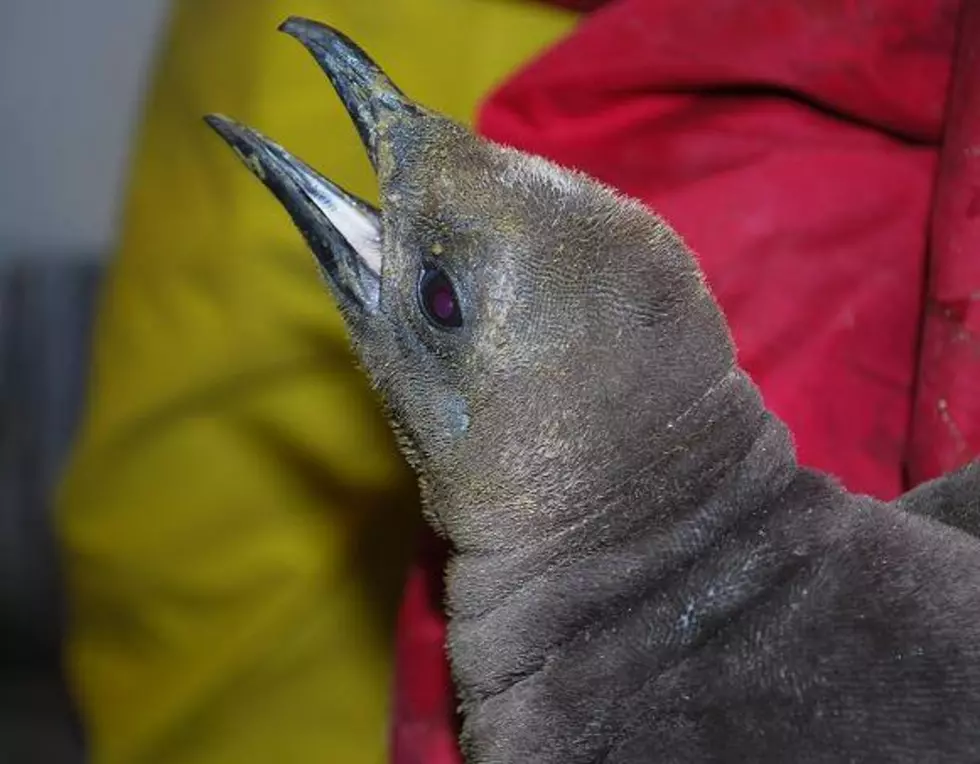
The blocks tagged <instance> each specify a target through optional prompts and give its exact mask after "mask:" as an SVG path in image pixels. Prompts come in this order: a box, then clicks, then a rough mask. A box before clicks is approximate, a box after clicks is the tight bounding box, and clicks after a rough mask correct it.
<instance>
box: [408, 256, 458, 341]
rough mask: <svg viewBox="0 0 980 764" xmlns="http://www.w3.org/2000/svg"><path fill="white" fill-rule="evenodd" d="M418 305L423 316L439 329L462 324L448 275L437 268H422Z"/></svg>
mask: <svg viewBox="0 0 980 764" xmlns="http://www.w3.org/2000/svg"><path fill="white" fill-rule="evenodd" d="M417 292H418V299H419V307H420V308H421V309H422V312H423V313H424V314H425V317H426V318H427V319H428V320H429V321H430V322H431V323H432V324H434V325H435V326H437V327H439V328H440V329H455V328H457V327H459V326H462V324H463V314H462V311H461V310H460V307H459V298H457V296H456V290H455V289H453V284H452V282H451V281H450V280H449V277H448V276H447V275H446V274H445V273H444V272H443V271H442V270H441V269H439V268H436V267H435V266H432V265H426V266H424V267H423V268H422V273H421V275H420V276H419V283H418V287H417Z"/></svg>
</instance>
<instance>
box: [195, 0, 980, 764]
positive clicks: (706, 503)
mask: <svg viewBox="0 0 980 764" xmlns="http://www.w3.org/2000/svg"><path fill="white" fill-rule="evenodd" d="M283 29H284V30H285V31H286V32H287V33H289V34H290V35H292V36H294V37H296V38H297V39H298V40H300V41H301V42H302V43H303V44H304V45H305V46H306V47H307V48H308V49H309V51H310V52H311V53H312V54H313V56H314V58H315V59H316V61H317V62H318V63H319V65H320V66H321V68H322V69H323V70H324V72H325V73H326V74H327V76H328V77H329V78H330V80H331V81H332V83H333V85H334V87H335V89H336V90H337V92H338V94H339V95H340V97H341V99H342V100H343V101H344V103H345V105H346V107H347V109H348V111H349V112H350V114H351V116H352V118H353V120H354V122H355V125H356V126H357V128H358V130H359V132H360V134H361V137H362V139H363V140H364V143H365V146H366V148H367V150H368V154H369V157H370V159H371V161H372V163H373V165H374V167H375V169H376V171H377V174H378V179H379V184H380V198H381V208H380V209H375V208H373V207H372V206H371V205H369V204H367V203H365V202H363V201H361V200H359V199H357V198H355V197H353V196H352V195H350V194H348V193H347V192H345V191H344V190H343V189H340V188H339V187H337V186H336V185H334V184H332V183H331V182H330V181H328V180H327V179H325V178H323V177H321V176H320V175H319V174H318V173H316V172H315V171H314V170H313V169H312V168H310V167H309V166H307V165H305V164H303V163H302V162H301V161H300V160H298V159H297V158H296V157H294V156H292V155H291V154H289V153H288V152H287V151H285V150H284V149H283V148H281V147H280V146H278V145H276V144H274V143H272V142H271V141H270V140H268V139H267V138H265V137H263V136H261V135H260V134H259V133H257V132H255V131H254V130H251V129H249V128H246V127H243V126H241V125H238V124H236V123H234V122H232V121H231V120H228V119H226V118H222V117H211V118H209V122H210V124H211V125H212V126H213V127H214V128H215V129H216V130H217V131H218V132H219V133H220V134H221V135H222V136H223V137H224V138H225V140H226V141H228V142H229V143H230V144H231V145H232V146H233V147H234V148H235V149H236V150H237V151H238V152H239V154H241V155H242V156H243V157H244V159H245V160H246V163H247V164H248V166H249V167H250V168H251V169H252V170H253V172H255V173H256V175H257V176H258V177H259V178H260V179H261V180H262V182H263V183H265V185H266V186H268V187H269V188H270V190H271V191H272V192H273V193H274V194H275V195H276V196H277V198H278V199H279V200H280V201H281V202H282V204H283V205H284V206H285V208H286V209H287V211H288V212H289V214H290V216H291V217H292V219H293V221H294V222H295V224H296V225H297V227H298V228H299V230H300V231H301V232H302V234H303V236H304V237H305V239H306V241H307V243H308V244H309V246H310V248H311V249H312V251H313V253H314V254H315V256H316V258H317V261H318V263H319V265H320V268H321V270H322V272H323V275H324V278H325V283H326V285H327V287H328V289H329V290H330V291H331V292H332V294H333V296H334V299H335V300H336V302H337V304H338V305H339V307H340V309H341V311H342V313H343V315H344V317H345V320H346V324H347V327H348V330H349V334H350V337H351V341H352V344H353V347H354V349H355V351H356V354H357V356H358V358H359V360H360V363H361V364H362V365H363V367H364V370H365V373H366V374H367V375H368V377H369V378H370V379H371V381H372V383H373V384H374V386H375V387H376V388H377V390H378V391H379V393H380V395H381V397H382V398H383V400H384V402H385V404H386V407H387V410H388V413H389V417H390V420H391V422H392V426H393V428H394V429H395V431H396V433H397V435H398V437H399V442H400V444H401V446H402V448H403V450H404V452H405V455H406V457H407V459H408V460H409V462H410V463H411V465H412V466H413V467H414V469H415V470H416V472H417V474H418V476H419V482H420V486H421V490H422V497H423V501H424V504H425V510H426V513H427V516H428V519H429V521H430V522H431V523H432V524H433V526H434V527H435V528H436V529H437V530H438V531H439V532H440V533H442V534H444V535H445V536H446V537H447V538H448V539H449V541H450V543H451V546H452V549H453V554H452V558H451V561H450V563H449V567H448V570H447V590H448V594H447V597H448V600H447V609H448V612H449V616H450V626H449V645H448V647H449V655H450V659H451V664H452V668H453V675H454V679H455V682H456V687H457V690H458V692H459V696H460V701H461V710H462V713H463V730H462V740H461V742H462V746H463V749H464V752H465V754H466V756H467V759H468V761H470V762H471V763H473V764H491V763H493V764H503V763H507V764H510V763H512V762H513V763H515V764H516V763H517V762H520V763H521V764H526V763H528V762H533V763H535V764H552V763H554V764H558V763H561V764H575V763H576V762H582V763H583V764H585V763H586V762H598V761H601V762H606V763H608V764H640V763H641V762H642V763H644V764H645V763H646V762H746V761H757V762H769V761H772V762H777V761H778V762H783V761H793V762H858V761H875V762H910V763H911V762H916V764H918V763H919V762H927V761H944V762H945V761H950V762H952V761H955V762H975V761H980V542H978V539H977V538H976V537H975V535H974V534H975V533H976V530H977V527H978V526H977V520H976V516H977V514H978V498H977V497H978V496H980V474H978V473H980V470H978V469H977V468H976V467H972V468H968V469H966V470H962V471H961V472H960V473H957V475H956V476H954V477H953V478H950V479H942V480H939V481H933V483H930V484H928V485H927V486H923V487H922V488H920V489H919V490H918V491H916V492H913V493H912V494H909V495H908V496H906V497H903V498H902V499H900V500H899V501H897V502H894V503H886V502H882V501H877V500H875V499H872V498H869V497H866V496H858V495H854V494H850V493H848V492H847V491H845V490H844V489H843V488H842V487H841V486H840V485H838V484H837V482H835V481H834V480H833V479H832V478H830V477H829V476H827V475H824V474H821V473H819V472H817V471H814V470H811V469H805V468H803V467H801V466H800V465H799V464H798V463H797V460H796V456H795V453H794V449H793V444H792V439H791V437H790V434H789V432H788V431H787V429H786V427H785V426H784V424H783V423H782V422H780V421H779V419H778V418H777V417H775V416H774V415H773V414H772V413H771V412H769V411H768V410H767V409H766V407H765V406H764V404H763V402H762V400H761V398H760V395H759V392H758V390H757V388H756V387H755V385H754V384H753V383H752V382H751V380H750V379H749V378H748V377H747V376H746V374H745V373H744V372H743V371H742V370H741V369H740V368H739V367H738V365H737V363H736V360H735V352H734V348H733V346H732V340H731V336H730V333H729V331H728V328H727V326H726V323H725V321H724V318H723V316H722V314H721V312H720V310H719V308H718V306H717V304H716V302H715V300H714V299H713V297H712V295H711V294H710V292H709V290H708V288H707V287H706V285H705V283H704V279H703V277H702V275H701V273H700V271H699V269H698V267H697V264H696V262H695V260H694V258H693V257H692V255H691V254H690V253H689V252H688V250H687V249H686V247H685V246H684V243H683V242H682V241H681V239H680V238H679V237H678V236H677V234H676V233H675V232H674V231H673V230H671V228H670V227H669V226H668V225H667V223H666V222H664V221H663V220H661V219H660V218H659V217H658V216H656V215H655V214H653V213H652V212H650V211H649V210H648V209H646V208H645V207H643V206H642V205H640V204H639V203H637V202H635V201H632V200H629V199H626V198H623V197H622V196H620V195H618V194H616V193H615V192H613V191H611V190H610V189H608V188H606V187H604V186H602V185H601V184H599V183H598V182H596V181H594V180H592V179H590V178H588V177H585V176H583V175H581V174H578V173H574V172H570V171H567V170H564V169H561V168H558V167H556V166H554V165H552V164H550V163H548V162H546V161H544V160H542V159H539V158H535V157H532V156H528V155H526V154H523V153H520V152H517V151H514V150H511V149H507V148H504V147H501V146H497V145H494V144H492V143H490V142H487V141H485V140H483V139H480V138H478V137H477V136H475V135H473V134H472V133H471V132H469V131H468V130H466V129H464V128H462V127H461V126H459V125H457V124H455V123H454V122H452V121H450V120H447V119H445V118H444V117H442V116H440V115H438V114H436V113H433V112H432V111H430V110H428V109H426V108H425V107H423V106H420V105H419V104H417V103H414V102H412V101H411V100H409V99H408V98H407V97H406V96H405V95H404V94H402V93H401V91H399V90H398V89H397V87H395V85H394V84H393V83H392V82H391V81H390V80H389V79H388V78H387V76H386V75H385V74H384V73H383V72H382V71H381V70H380V69H379V68H378V66H377V65H376V64H375V63H374V62H373V61H371V60H370V58H369V57H368V56H367V55H366V54H365V53H364V51H362V50H360V49H359V48H358V47H357V46H356V45H355V44H354V43H353V42H351V41H350V40H348V39H347V38H346V37H344V36H343V35H342V34H340V33H339V32H337V31H335V30H332V29H330V28H328V27H325V26H323V25H320V24H316V23H314V22H311V21H306V20H302V19H291V20H290V21H288V22H287V23H286V24H285V25H284V26H283ZM937 518H938V519H937ZM942 519H945V520H947V521H949V522H948V523H943V522H940V520H942ZM954 525H955V526H958V527H953V526H954Z"/></svg>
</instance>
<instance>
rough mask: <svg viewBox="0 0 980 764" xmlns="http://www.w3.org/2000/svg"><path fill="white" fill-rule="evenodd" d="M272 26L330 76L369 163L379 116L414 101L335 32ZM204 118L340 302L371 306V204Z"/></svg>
mask: <svg viewBox="0 0 980 764" xmlns="http://www.w3.org/2000/svg"><path fill="white" fill-rule="evenodd" d="M280 30H281V31H283V32H285V33H286V34H288V35H290V36H292V37H294V38H296V39H297V40H299V41H300V42H301V43H302V44H303V45H304V47H306V49H307V50H309V51H310V53H312V54H313V57H314V59H316V62H317V63H318V64H319V65H320V68H321V69H322V70H323V71H324V72H325V73H326V74H327V76H328V77H329V78H330V81H331V83H332V84H333V86H334V89H335V90H336V91H337V94H338V95H339V96H340V99H341V101H343V103H344V106H345V107H346V109H347V111H348V113H349V114H350V116H351V119H352V120H353V121H354V124H355V126H356V127H357V131H358V133H359V134H360V136H361V140H362V141H363V142H364V145H365V148H366V149H367V151H368V155H369V157H370V159H371V162H372V164H373V165H374V167H375V169H376V170H377V156H378V146H379V142H380V141H381V140H382V139H383V137H382V132H383V131H382V130H381V129H380V128H381V125H382V123H383V122H384V121H385V119H386V117H393V116H397V115H399V114H401V113H406V112H414V111H416V109H417V107H415V106H414V105H413V104H412V103H411V102H410V101H408V100H407V99H406V98H405V97H404V96H403V95H402V94H401V92H400V91H399V90H398V88H396V87H395V86H394V84H392V82H391V81H390V80H389V79H388V77H387V76H386V75H385V74H384V73H383V72H382V71H381V69H380V68H379V67H378V66H377V64H375V63H374V62H373V61H372V60H371V59H370V58H369V57H368V55H367V54H366V53H365V52H364V51H363V50H361V49H360V48H359V47H358V46H357V45H355V44H354V43H353V42H352V41H351V40H349V39H348V38H347V37H346V36H344V35H343V34H341V33H340V32H338V31H336V30H334V29H331V28H330V27H328V26H325V25H323V24H320V23H317V22H315V21H309V20H307V19H300V18H295V17H294V18H290V19H289V20H288V21H286V22H285V23H284V24H282V26H280ZM205 120H206V121H207V123H208V124H209V125H210V126H211V127H212V128H213V129H214V130H215V131H216V132H217V133H218V135H220V136H221V137H222V138H223V139H224V140H225V141H226V142H227V143H228V144H229V145H230V146H231V147H232V148H233V149H234V150H235V152H236V153H237V154H238V155H239V157H240V158H241V159H242V161H243V162H244V163H245V165H246V166H247V167H248V168H249V169H250V170H251V171H252V172H253V174H255V176H256V177H258V179H259V180H261V181H262V183H263V184H265V186H266V187H267V188H268V189H269V190H270V191H271V192H272V193H273V194H274V195H275V196H276V198H277V199H278V200H279V201H280V203H281V204H282V205H283V207H285V209H286V211H287V212H288V213H289V215H290V217H291V218H292V220H293V222H294V223H295V225H296V227H297V228H298V229H299V230H300V232H301V233H302V234H303V237H304V238H305V239H306V242H307V244H308V245H309V246H310V248H311V249H312V250H313V253H314V255H315V256H316V258H317V261H318V262H319V264H320V267H321V269H322V270H323V272H324V275H325V276H326V278H327V280H328V282H329V284H330V286H331V289H332V290H333V292H334V294H335V296H336V297H337V299H338V301H339V302H340V304H341V307H342V308H344V309H346V310H355V311H360V312H367V313H374V312H375V311H376V310H377V309H378V301H379V294H380V283H381V220H380V216H379V213H378V211H377V210H376V209H375V208H374V207H372V206H371V205H370V204H368V203H367V202H365V201H363V200H361V199H358V198H357V197H356V196H354V195H353V194H350V193H348V192H347V191H344V190H343V189H342V188H340V187H339V186H337V185H336V184H334V183H331V182H330V181H329V180H327V179H326V178H324V177H323V176H322V175H320V174H319V173H318V172H317V171H316V170H314V169H313V168H311V167H310V166H309V165H307V164H305V163H304V162H302V161H301V160H300V159H297V158H296V157H295V156H293V155H292V154H290V153H289V152H288V151H286V150H285V149H284V148H282V147H281V146H279V145H277V144H276V143H273V142H272V141H271V140H269V139H268V138H266V137H265V136H263V135H262V134H261V133H259V132H257V131H256V130H253V129H251V128H249V127H245V126H244V125H240V124H238V123H237V122H235V121H233V120H231V119H228V118H227V117H223V116H220V115H214V114H212V115H210V116H208V117H206V118H205Z"/></svg>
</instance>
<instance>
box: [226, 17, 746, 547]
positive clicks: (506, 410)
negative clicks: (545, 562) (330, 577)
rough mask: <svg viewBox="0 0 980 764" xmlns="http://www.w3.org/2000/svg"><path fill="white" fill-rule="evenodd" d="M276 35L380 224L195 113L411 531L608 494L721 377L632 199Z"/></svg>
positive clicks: (522, 536)
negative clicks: (329, 118)
mask: <svg viewBox="0 0 980 764" xmlns="http://www.w3.org/2000/svg"><path fill="white" fill-rule="evenodd" d="M282 29H283V30H284V31H285V32H287V33H288V34H290V35H291V36H293V37H295V38H297V39H298V40H299V41H300V42H301V43H303V45H304V46H305V47H306V48H307V49H308V50H309V51H310V52H311V53H312V54H313V57H314V58H315V60H316V61H317V63H318V64H319V65H320V67H321V68H322V69H323V71H324V72H325V73H326V74H327V76H328V77H329V78H330V80H331V81H332V83H333V85H334V88H335V89H336V91H337V93H338V94H339V96H340V97H341V99H342V100H343V102H344V104H345V106H346V107H347V110H348V112H349V113H350V114H351V117H352V119H353V120H354V122H355V124H356V126H357V129H358V131H359V133H360V135H361V138H362V140H363V141H364V144H365V146H366V148H367V151H368V154H369V156H370V159H371V161H372V163H373V165H374V168H375V170H376V172H377V176H378V181H379V189H380V200H381V207H380V210H378V209H375V208H373V207H372V206H371V205H369V204H367V203H366V202H364V201H362V200H359V199H357V198H355V197H354V196H352V195H351V194H349V193H347V192H346V191H344V190H342V189H341V188H339V187H338V186H336V185H335V184H333V183H331V182H330V181H328V180H327V179H325V178H323V177H322V176H321V175H319V174H318V173H317V172H316V171H315V170H313V169H312V168H311V167H309V166H308V165H306V164H304V163H303V162H301V161H300V160H299V159H297V158H296V157H294V156H293V155H291V154H290V153H289V152H287V151H286V150H285V149H283V148H282V147H280V146H278V145H276V144H275V143H273V142H271V141H270V140H268V139H267V138H265V137H263V136H262V135H260V134H259V133H257V132H256V131H254V130H251V129H249V128H246V127H243V126H241V125H238V124H236V123H234V122H232V121H231V120H228V119H226V118H224V117H217V116H212V117H209V118H208V121H209V124H211V126H212V127H213V128H214V129H215V130H217V132H218V133H219V134H220V135H221V136H222V137H223V138H224V139H225V140H226V141H227V142H228V143H229V144H231V146H232V147H233V148H234V149H235V150H236V151H237V152H238V154H239V155H240V156H241V157H242V158H243V159H244V161H245V162H246V164H247V165H248V166H249V167H250V168H251V169H252V171H253V172H254V173H255V174H256V175H257V176H258V177H259V179H260V180H262V182H263V183H264V184H265V185H266V186H267V187H268V188H269V189H270V190H271V191H272V192H273V193H274V194H275V195H276V196H277V198H278V199H279V200H280V202H281V203H282V204H283V205H284V206H285V208H286V210H287V211H288V212H289V214H290V216H291V217H292V219H293V221H294V223H295V224H296V226H297V227H298V228H299V230H300V231H301V232H302V234H303V236H304V237H305V239H306V241H307V243H308V245H309V246H310V248H311V249H312V251H313V253H314V254H315V256H316V259H317V261H318V263H319V265H320V268H321V270H322V271H323V274H324V276H325V281H326V283H327V285H328V287H329V289H330V290H331V291H332V293H333V295H334V298H335V300H336V301H337V303H338V305H339V307H340V309H341V311H342V313H343V315H344V318H345V321H346V324H347V328H348V331H349V334H350V337H351V341H352V344H353V347H354V349H355V352H356V355H357V356H358V357H359V359H360V362H361V364H362V366H363V367H364V369H365V371H366V373H367V374H368V375H369V377H370V378H371V380H372V382H373V383H374V385H375V386H376V388H377V389H378V390H379V391H380V393H381V395H382V396H383V398H384V400H385V402H386V404H387V408H388V411H389V418H390V420H391V422H392V425H393V428H394V430H395V432H396V433H397V434H398V436H399V441H400V443H401V445H402V448H403V451H404V453H405V454H406V457H407V458H408V460H409V462H410V464H411V465H412V466H413V467H414V469H415V470H416V472H417V474H418V475H419V479H420V485H421V489H422V494H423V500H424V503H425V505H426V508H427V510H428V513H429V516H430V520H431V521H432V522H433V524H434V525H435V526H436V527H437V529H441V530H442V531H444V532H445V533H446V534H447V535H448V536H449V538H450V540H451V541H452V542H454V543H455V544H456V545H457V546H458V547H463V548H498V549H499V548H501V547H506V548H511V547H514V546H517V545H520V544H523V543H527V542H528V541H529V540H532V539H533V538H535V537H538V536H542V535H547V534H550V533H553V532H555V531H556V530H559V529H560V528H561V527H562V526H563V525H564V524H567V523H574V522H575V520H576V519H578V517H580V516H581V515H582V514H583V513H586V512H591V511H594V508H595V502H596V501H597V500H600V497H607V499H608V500H609V501H610V502H614V501H616V500H617V497H618V496H619V494H620V493H622V492H623V491H629V490H630V479H631V476H632V475H635V474H638V473H641V472H643V471H644V470H647V469H648V467H649V465H650V464H653V463H655V462H656V461H657V458H658V454H659V453H661V452H662V451H663V450H664V449H671V448H673V449H676V448H677V447H678V446H677V444H678V442H680V441H678V440H677V438H675V437H669V436H671V435H672V433H673V432H675V431H676V430H677V429H678V423H679V422H681V420H682V418H683V415H684V412H685V411H687V410H688V409H690V407H691V406H692V405H694V404H695V402H696V401H697V400H698V399H699V398H700V397H701V396H703V395H704V394H705V391H707V390H708V389H710V388H711V386H712V385H713V384H714V383H716V382H717V381H718V380H719V379H721V378H722V377H724V376H725V375H726V374H727V373H728V372H729V371H730V369H731V368H732V366H733V363H734V361H733V352H732V346H731V341H730V337H729V333H728V330H727V327H726V325H725V322H724V320H723V318H722V316H721V314H720V312H719V310H718V308H717V306H716V304H715V302H714V300H713V299H712V297H711V295H710V294H709V292H708V290H707V289H706V287H705V285H704V283H703V279H702V277H701V274H700V271H699V269H698V267H697V265H696V263H695V261H694V259H693V258H692V257H691V255H690V253H689V252H688V251H687V249H686V248H685V246H684V245H683V243H682V242H681V240H680V239H679V238H678V236H677V235H676V234H675V233H674V232H673V231H672V230H671V229H670V228H669V227H668V226H667V225H666V224H665V223H664V222H663V221H662V220H661V219H660V218H658V217H657V216H655V215H654V214H652V213H651V212H650V211H649V210H647V209H646V208H645V207H643V206H642V205H640V204H639V203H637V202H634V201H632V200H628V199H626V198H623V197H621V196H619V195H617V194H616V193H614V192H613V191H612V190H610V189H608V188H606V187H605V186H603V185H601V184H599V183H598V182H596V181H594V180H592V179H590V178H588V177H586V176H584V175H582V174H580V173H576V172H571V171H568V170H565V169H562V168H559V167H557V166H555V165H553V164H551V163H549V162H547V161H545V160H543V159H540V158H537V157H534V156H530V155H527V154H524V153H521V152H518V151H515V150H512V149H508V148H504V147H502V146H499V145H495V144H493V143H491V142H488V141H486V140H484V139H482V138H479V137H477V136H476V135H474V134H473V133H472V132H470V131H469V130H467V129H465V128H463V127H462V126H460V125H458V124H457V123H455V122H453V121H451V120H449V119H446V118H445V117H443V116H441V115H439V114H436V113H434V112H432V111H430V110H428V109H426V108H424V107H422V106H420V105H418V104H416V103H414V102H412V101H410V100H409V99H408V98H407V97H406V96H404V95H403V94H402V93H401V92H400V91H399V90H398V89H397V88H396V87H395V86H394V85H393V84H392V83H391V81H390V80H389V79H388V77H387V76H386V75H385V74H384V73H383V72H382V71H381V70H380V69H379V68H378V66H377V65H376V64H375V63H374V62H373V61H371V59H370V58H369V57H368V56H367V55H366V53H365V52H364V51H362V50H361V49H360V48H358V47H357V46H356V45H355V44H354V43H353V42H351V41H350V40H349V39H347V38H346V37H344V36H343V35H342V34H341V33H339V32H337V31H335V30H333V29H330V28H328V27H326V26H323V25H321V24H318V23H315V22H312V21H307V20H302V19H295V18H294V19H290V20H289V21H287V22H286V23H285V24H284V25H283V27H282Z"/></svg>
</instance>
